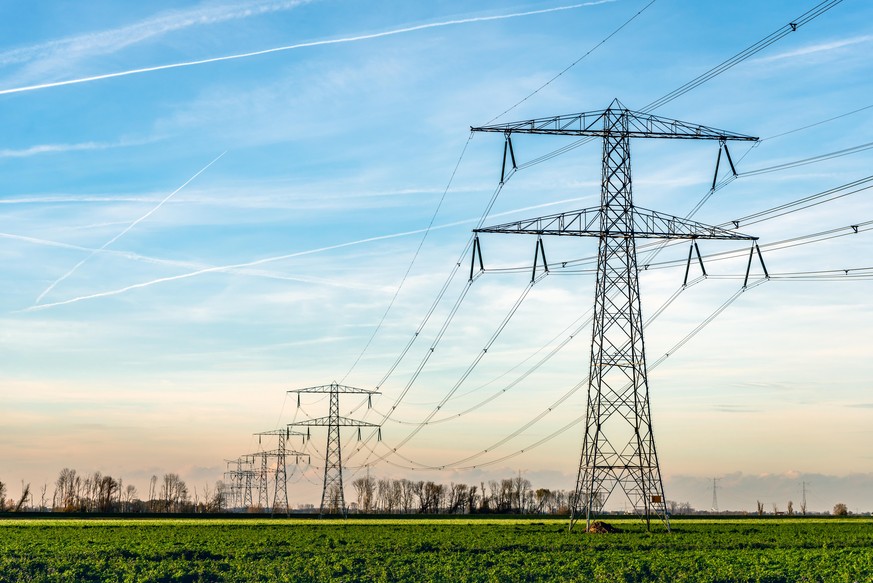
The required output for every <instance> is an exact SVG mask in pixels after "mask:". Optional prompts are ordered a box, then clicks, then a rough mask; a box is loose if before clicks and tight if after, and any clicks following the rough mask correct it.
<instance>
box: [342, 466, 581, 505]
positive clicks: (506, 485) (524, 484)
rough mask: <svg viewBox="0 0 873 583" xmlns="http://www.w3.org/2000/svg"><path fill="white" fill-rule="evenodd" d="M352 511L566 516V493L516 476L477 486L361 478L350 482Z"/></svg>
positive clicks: (483, 482) (568, 499)
mask: <svg viewBox="0 0 873 583" xmlns="http://www.w3.org/2000/svg"><path fill="white" fill-rule="evenodd" d="M352 487H353V488H354V492H355V495H356V501H355V502H354V503H353V504H351V505H350V506H351V510H352V511H357V512H359V513H386V514H488V513H499V514H568V513H569V512H570V494H569V493H568V492H567V491H565V490H550V489H548V488H536V489H535V488H533V486H532V485H531V482H530V480H528V479H527V478H524V477H523V476H521V474H519V475H518V476H515V477H513V478H504V479H502V480H488V481H487V482H486V481H482V482H479V483H478V484H463V483H454V482H451V483H449V484H448V485H446V484H439V483H436V482H433V481H424V480H418V481H415V480H407V479H389V478H382V479H377V478H374V477H372V476H369V475H367V476H363V477H360V478H357V479H355V480H353V481H352Z"/></svg>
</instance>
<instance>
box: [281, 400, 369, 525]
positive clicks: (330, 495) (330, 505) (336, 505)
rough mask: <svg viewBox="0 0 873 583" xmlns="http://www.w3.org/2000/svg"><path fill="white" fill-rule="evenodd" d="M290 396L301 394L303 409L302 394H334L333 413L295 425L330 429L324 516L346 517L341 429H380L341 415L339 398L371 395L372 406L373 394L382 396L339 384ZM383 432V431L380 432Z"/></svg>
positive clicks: (322, 500)
mask: <svg viewBox="0 0 873 583" xmlns="http://www.w3.org/2000/svg"><path fill="white" fill-rule="evenodd" d="M288 392H289V393H296V394H297V406H298V407H299V406H300V395H301V394H304V393H327V394H329V395H330V411H329V414H328V416H327V417H317V418H314V419H306V420H304V421H297V422H295V423H293V424H291V426H292V427H327V447H326V448H325V452H324V490H322V493H321V508H320V511H319V512H320V514H321V516H324V515H325V514H342V515H343V516H345V515H346V502H345V495H344V494H343V465H342V451H341V444H340V427H358V428H359V429H358V431H359V432H360V428H361V427H375V428H379V427H380V426H379V425H377V424H375V423H368V422H366V421H359V420H357V419H351V418H349V417H342V416H341V415H340V413H339V396H340V394H341V393H347V394H348V393H351V394H358V395H367V399H368V404H369V399H370V398H371V397H372V395H379V394H381V393H380V392H379V391H372V390H369V389H359V388H356V387H347V386H345V385H340V384H337V383H331V384H329V385H322V386H318V387H308V388H305V389H292V390H290V391H288ZM380 433H381V429H380Z"/></svg>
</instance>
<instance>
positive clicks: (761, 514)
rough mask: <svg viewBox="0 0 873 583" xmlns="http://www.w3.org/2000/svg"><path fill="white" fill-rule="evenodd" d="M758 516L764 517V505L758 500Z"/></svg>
mask: <svg viewBox="0 0 873 583" xmlns="http://www.w3.org/2000/svg"><path fill="white" fill-rule="evenodd" d="M758 516H764V503H763V502H761V501H760V500H758Z"/></svg>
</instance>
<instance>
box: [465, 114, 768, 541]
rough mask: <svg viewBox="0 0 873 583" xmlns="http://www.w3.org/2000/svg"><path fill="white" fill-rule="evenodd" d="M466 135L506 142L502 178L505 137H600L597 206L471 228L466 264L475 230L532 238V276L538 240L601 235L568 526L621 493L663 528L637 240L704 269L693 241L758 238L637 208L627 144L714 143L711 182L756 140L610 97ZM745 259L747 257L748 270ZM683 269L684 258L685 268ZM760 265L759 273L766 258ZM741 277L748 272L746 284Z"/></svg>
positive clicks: (507, 148) (508, 148)
mask: <svg viewBox="0 0 873 583" xmlns="http://www.w3.org/2000/svg"><path fill="white" fill-rule="evenodd" d="M470 129H471V130H472V131H480V132H499V133H502V134H503V135H504V137H505V140H506V142H505V145H504V156H503V171H502V177H501V182H502V181H503V176H504V175H505V173H506V162H507V156H506V154H507V152H508V153H509V154H510V159H511V162H512V167H513V169H515V168H516V162H515V152H514V149H513V147H512V141H511V136H512V134H549V135H564V136H593V137H599V138H601V139H602V142H603V154H602V160H603V164H602V179H601V192H600V205H599V206H598V207H594V208H589V209H583V210H577V211H572V212H566V213H559V214H554V215H549V216H543V217H537V218H534V219H529V220H524V221H517V222H513V223H506V224H502V225H496V226H493V227H486V228H481V229H476V230H475V231H474V232H475V233H476V235H475V236H476V240H475V241H474V245H473V264H474V265H475V263H476V252H477V251H478V252H479V265H480V268H481V266H482V263H481V261H482V259H481V249H480V247H479V242H478V233H521V234H534V235H537V250H536V256H535V257H536V258H535V264H534V276H535V275H536V261H537V260H539V259H540V258H541V259H542V262H543V268H544V270H546V271H548V264H546V262H545V252H544V249H543V247H542V240H541V237H542V236H543V235H563V236H580V237H597V238H598V240H599V243H598V252H597V283H596V289H595V294H594V320H593V329H592V340H591V357H590V364H589V367H590V368H589V380H588V404H587V411H586V418H585V435H584V438H583V441H582V455H581V459H580V462H579V472H578V475H577V481H576V489H575V491H574V496H573V500H572V505H571V518H570V527H571V528H572V526H573V525H574V524H575V522H576V521H577V520H578V519H579V517H580V515H584V516H585V520H586V525H587V526H590V523H591V520H592V518H593V516H594V515H596V514H597V513H598V512H599V511H600V510H602V508H603V506H604V505H605V503H606V501H607V500H608V498H609V496H610V495H611V494H612V492H613V491H614V490H615V489H616V488H619V489H620V490H622V491H623V492H624V494H625V495H626V496H627V499H628V501H629V502H630V503H631V506H632V508H633V509H634V512H635V513H636V514H638V515H639V516H640V517H641V518H642V519H643V520H645V522H646V526H647V528H648V527H650V518H651V516H652V515H655V516H657V517H658V518H660V520H661V521H663V523H664V525H665V527H666V528H667V530H669V528H670V523H669V519H668V517H667V507H666V499H665V498H664V487H663V483H662V480H661V470H660V467H659V465H658V456H657V453H656V451H655V439H654V434H653V433H652V422H651V413H650V408H649V384H648V378H647V373H646V356H645V349H644V348H645V347H644V343H643V318H642V314H641V311H640V291H639V290H640V288H639V279H638V277H639V275H638V267H637V257H636V240H637V239H690V240H691V241H692V250H693V251H696V252H697V259H698V260H699V261H700V265H701V268H702V267H703V260H702V258H701V256H700V251H699V250H698V248H697V240H698V239H723V240H734V241H735V240H747V241H751V242H752V251H751V253H752V254H754V252H755V251H757V252H758V256H759V259H760V250H759V249H758V247H757V244H756V241H757V237H752V236H750V235H744V234H742V233H737V232H734V231H728V230H725V229H722V228H719V227H713V226H709V225H704V224H701V223H698V222H695V221H691V220H688V219H682V218H679V217H675V216H670V215H666V214H663V213H659V212H655V211H651V210H647V209H644V208H641V207H638V206H636V205H635V204H634V202H633V197H632V193H631V158H630V140H631V138H671V139H686V140H718V142H719V153H718V161H717V162H716V177H717V176H718V163H719V162H720V161H721V154H722V150H724V152H725V155H726V157H727V161H728V163H729V164H730V167H731V170H732V171H733V173H734V175H736V170H735V168H734V165H733V161H732V160H731V157H730V152H729V151H728V149H727V142H728V141H734V140H739V141H756V140H757V138H753V137H751V136H745V135H741V134H734V133H730V132H726V131H723V130H718V129H714V128H710V127H706V126H701V125H696V124H690V123H686V122H682V121H678V120H673V119H667V118H663V117H658V116H654V115H650V114H645V113H640V112H635V111H630V110H628V109H626V108H625V107H624V106H623V105H622V104H621V103H620V102H619V101H618V100H617V99H616V100H614V101H613V102H612V103H611V104H610V106H609V107H608V108H607V109H605V110H602V111H594V112H587V113H579V114H574V115H561V116H555V117H548V118H540V119H531V120H527V121H521V122H514V123H506V124H497V125H489V126H482V127H474V128H470ZM713 182H715V180H714V181H713ZM751 259H752V255H751V254H750V256H749V267H750V266H751ZM690 264H691V253H690V252H689V256H688V266H689V267H690ZM761 265H762V267H763V260H762V261H761ZM748 273H749V268H748V267H747V270H746V283H748ZM765 273H766V270H765ZM704 274H705V271H704ZM686 277H687V273H686ZM744 285H745V284H744Z"/></svg>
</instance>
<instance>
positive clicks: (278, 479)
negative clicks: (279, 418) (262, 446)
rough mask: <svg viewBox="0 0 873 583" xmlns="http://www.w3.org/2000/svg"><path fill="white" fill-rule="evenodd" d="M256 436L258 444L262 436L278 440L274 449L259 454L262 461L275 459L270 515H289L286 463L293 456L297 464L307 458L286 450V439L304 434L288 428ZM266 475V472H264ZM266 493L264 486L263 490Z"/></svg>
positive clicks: (300, 453) (301, 454) (302, 454)
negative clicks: (273, 436)
mask: <svg viewBox="0 0 873 583" xmlns="http://www.w3.org/2000/svg"><path fill="white" fill-rule="evenodd" d="M255 435H257V436H258V442H259V443H260V440H261V437H262V436H264V435H275V436H277V437H278V438H279V444H278V447H277V448H276V449H273V450H268V451H263V452H261V454H262V455H263V456H264V458H263V459H266V458H268V457H275V458H276V469H275V470H274V485H273V505H272V506H271V507H270V513H271V514H275V513H276V512H277V511H278V512H284V513H285V514H290V512H291V507H290V506H289V505H288V471H287V469H286V468H287V463H288V457H290V456H293V457H295V458H296V459H297V461H298V462H299V460H300V458H301V457H308V456H306V454H304V453H302V452H299V451H295V450H293V449H291V450H289V449H288V438H289V437H291V436H292V435H306V434H305V433H300V432H297V431H291V430H290V429H289V428H287V427H286V428H285V429H273V430H271V431H261V432H259V433H255ZM264 475H266V472H264ZM264 490H265V491H266V486H265V488H264Z"/></svg>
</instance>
